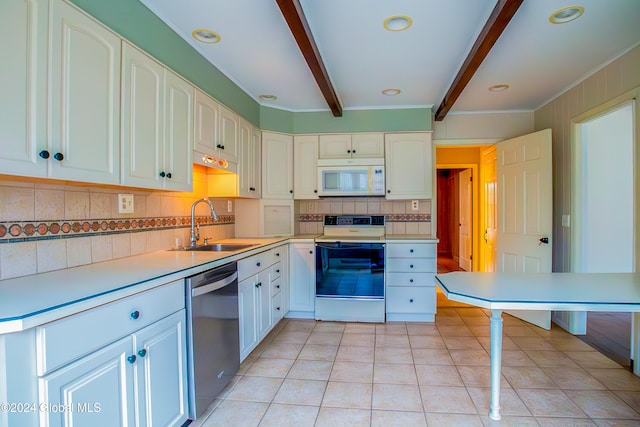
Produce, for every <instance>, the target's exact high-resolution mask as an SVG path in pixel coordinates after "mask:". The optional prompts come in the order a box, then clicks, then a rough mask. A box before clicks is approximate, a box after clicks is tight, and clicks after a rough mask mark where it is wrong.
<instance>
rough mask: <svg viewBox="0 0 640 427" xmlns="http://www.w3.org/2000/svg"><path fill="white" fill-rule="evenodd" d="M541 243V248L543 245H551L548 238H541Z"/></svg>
mask: <svg viewBox="0 0 640 427" xmlns="http://www.w3.org/2000/svg"><path fill="white" fill-rule="evenodd" d="M539 242H540V243H538V246H540V245H541V244H543V243H544V244H545V245H548V244H549V238H548V237H541V238H540V240H539Z"/></svg>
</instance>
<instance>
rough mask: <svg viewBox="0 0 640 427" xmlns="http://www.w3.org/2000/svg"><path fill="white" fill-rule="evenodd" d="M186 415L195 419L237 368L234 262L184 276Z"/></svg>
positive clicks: (237, 328)
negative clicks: (187, 388)
mask: <svg viewBox="0 0 640 427" xmlns="http://www.w3.org/2000/svg"><path fill="white" fill-rule="evenodd" d="M186 285H187V286H186V293H187V295H186V297H187V298H186V303H187V345H188V347H187V349H188V354H187V356H188V359H187V360H188V363H187V366H188V367H187V369H188V378H189V416H190V418H191V419H196V418H197V417H199V416H200V415H202V413H203V412H204V411H205V410H206V409H207V407H208V406H209V405H210V404H211V403H212V402H213V401H214V399H215V398H216V396H217V395H218V394H219V393H220V391H222V389H223V388H224V387H225V386H226V385H227V384H228V383H229V381H231V378H233V376H234V375H235V373H236V372H238V369H239V368H240V334H239V324H238V272H237V266H236V263H235V262H232V263H229V264H226V265H224V266H222V267H218V268H215V269H213V270H209V271H205V272H203V273H200V274H198V275H195V276H191V277H187V279H186Z"/></svg>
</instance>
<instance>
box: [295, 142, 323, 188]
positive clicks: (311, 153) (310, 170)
mask: <svg viewBox="0 0 640 427" xmlns="http://www.w3.org/2000/svg"><path fill="white" fill-rule="evenodd" d="M317 168H318V136H317V135H300V136H295V137H294V138H293V198H294V199H317V198H318V174H317V173H316V170H317Z"/></svg>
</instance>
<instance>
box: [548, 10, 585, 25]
mask: <svg viewBox="0 0 640 427" xmlns="http://www.w3.org/2000/svg"><path fill="white" fill-rule="evenodd" d="M583 13H584V7H582V6H567V7H563V8H562V9H558V10H556V11H555V12H553V13H552V14H551V16H550V17H549V22H551V23H552V24H565V23H567V22H571V21H573V20H574V19H578V18H579V17H580V16H582V14H583Z"/></svg>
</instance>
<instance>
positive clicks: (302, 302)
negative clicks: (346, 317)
mask: <svg viewBox="0 0 640 427" xmlns="http://www.w3.org/2000/svg"><path fill="white" fill-rule="evenodd" d="M315 274H316V271H315V244H314V243H313V242H311V243H307V242H293V243H290V244H289V316H290V317H298V318H307V319H313V318H314V317H315V295H316V292H315V290H316V289H315V288H316V276H315Z"/></svg>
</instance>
